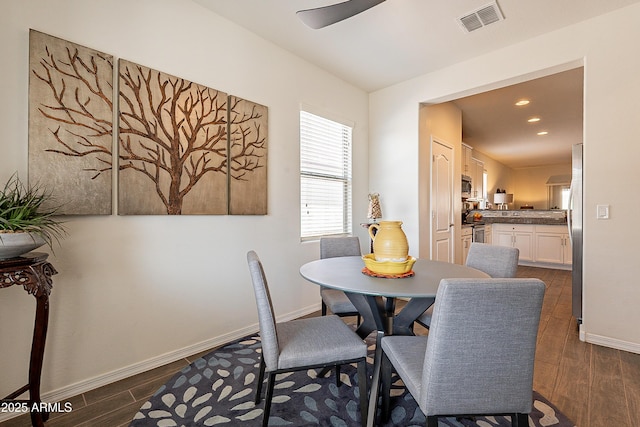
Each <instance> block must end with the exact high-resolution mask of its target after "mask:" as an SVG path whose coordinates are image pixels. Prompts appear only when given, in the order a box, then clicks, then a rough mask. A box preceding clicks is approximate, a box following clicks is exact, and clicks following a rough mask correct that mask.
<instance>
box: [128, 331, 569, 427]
mask: <svg viewBox="0 0 640 427" xmlns="http://www.w3.org/2000/svg"><path fill="white" fill-rule="evenodd" d="M369 350H370V354H371V355H373V346H370V347H369ZM259 355H260V337H259V336H257V335H256V336H252V337H247V338H245V339H242V340H240V341H237V342H234V343H232V344H229V345H226V346H224V347H222V348H220V349H218V350H215V351H213V352H211V353H209V354H208V355H206V356H204V357H203V358H200V359H198V360H196V361H195V362H193V363H192V364H191V365H189V366H187V367H186V368H184V369H183V370H182V371H181V372H179V373H178V374H176V375H175V376H174V377H173V378H171V379H170V380H169V381H168V382H167V383H166V384H165V385H163V386H162V387H160V389H159V390H158V391H157V392H156V393H155V394H154V395H153V396H152V397H151V398H150V399H149V400H148V401H147V402H145V403H144V405H142V407H141V408H140V411H139V412H138V413H137V414H136V415H135V417H134V419H133V421H132V422H131V424H130V427H138V426H158V427H168V426H216V425H229V426H247V427H249V426H260V425H261V423H262V412H263V407H264V398H263V400H262V402H261V403H260V404H259V405H254V403H253V398H254V393H255V379H256V376H257V374H258V368H257V366H258V363H259ZM372 363H373V360H372V359H370V360H369V369H372ZM316 374H317V371H316V370H309V371H299V372H295V373H292V374H283V375H280V376H279V377H278V381H277V382H276V386H275V390H274V398H273V403H272V407H271V415H270V417H269V425H270V426H335V427H342V426H344V427H346V426H359V425H360V421H359V419H360V418H359V417H360V415H359V412H358V388H357V379H356V378H357V376H356V368H355V366H343V367H342V369H341V379H342V383H343V384H342V386H340V387H337V386H336V382H335V376H334V371H332V372H331V375H328V376H327V377H326V378H317V376H316ZM394 387H395V388H394V389H393V390H392V395H393V396H394V397H393V400H392V402H391V405H392V408H394V409H393V411H392V414H391V418H390V420H389V422H388V423H386V424H378V425H383V426H403V427H405V426H424V425H425V423H426V419H425V416H424V415H423V414H422V412H421V411H420V409H418V406H417V404H416V402H415V400H414V399H413V397H412V396H411V395H410V394H409V393H407V392H406V390H405V389H404V387H402V385H401V384H400V385H399V386H395V385H394ZM263 394H264V387H263ZM439 425H440V426H451V427H463V426H464V427H494V426H504V427H509V426H511V421H510V419H509V418H505V417H500V416H497V417H477V418H475V419H459V420H457V419H455V418H447V419H442V418H441V419H440V420H439ZM529 425H530V426H535V427H550V426H553V427H574V424H573V423H572V422H571V421H569V420H568V419H567V418H566V417H565V416H564V415H563V414H561V413H560V411H558V409H556V408H555V407H554V406H553V405H552V404H551V403H550V402H548V401H547V400H546V399H545V398H543V397H542V396H540V395H539V394H538V393H536V392H534V410H533V411H532V413H531V414H530V416H529Z"/></svg>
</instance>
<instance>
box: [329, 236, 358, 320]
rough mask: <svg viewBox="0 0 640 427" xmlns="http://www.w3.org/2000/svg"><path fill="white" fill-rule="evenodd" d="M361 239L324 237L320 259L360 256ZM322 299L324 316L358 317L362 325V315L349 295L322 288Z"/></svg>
mask: <svg viewBox="0 0 640 427" xmlns="http://www.w3.org/2000/svg"><path fill="white" fill-rule="evenodd" d="M360 255H362V252H361V251H360V239H358V237H355V236H354V237H322V238H320V258H321V259H323V258H335V257H341V256H360ZM320 298H321V299H322V315H323V316H326V315H327V308H328V309H329V311H330V312H331V313H333V314H335V315H337V316H340V317H347V316H356V317H357V324H358V325H360V313H358V310H357V309H356V307H355V306H354V305H353V304H352V303H351V301H350V300H349V298H348V297H347V294H345V293H344V292H343V291H340V290H337V289H329V288H326V287H324V286H321V287H320Z"/></svg>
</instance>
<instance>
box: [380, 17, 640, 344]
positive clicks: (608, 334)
mask: <svg viewBox="0 0 640 427" xmlns="http://www.w3.org/2000/svg"><path fill="white" fill-rule="evenodd" d="M638 22H640V5H633V6H629V7H627V8H624V9H621V10H618V11H616V12H613V13H611V14H608V15H604V16H602V17H599V18H596V19H592V20H589V21H585V22H583V23H580V24H577V25H573V26H570V27H567V28H564V29H562V30H559V31H555V32H552V33H548V34H545V35H542V36H539V37H536V38H533V39H530V40H528V41H525V42H523V43H519V44H516V45H513V46H510V47H508V48H505V49H501V50H498V51H494V52H492V53H489V54H486V55H483V56H480V57H477V58H475V59H472V60H470V61H466V62H464V63H460V64H457V65H454V66H451V67H448V68H446V69H442V70H439V71H437V72H433V73H429V74H425V75H423V76H420V77H418V78H415V79H412V80H409V81H406V82H403V83H401V84H398V85H396V86H393V87H389V88H386V89H382V90H380V91H377V92H375V93H372V94H371V95H370V100H371V101H370V117H369V122H370V146H369V150H370V166H369V168H370V174H369V179H370V186H371V187H372V188H375V190H376V191H378V192H380V194H381V195H383V196H384V197H385V199H386V205H387V206H388V207H387V210H388V211H393V213H394V216H395V217H397V218H398V219H401V220H403V221H404V223H405V225H404V228H405V231H406V232H407V234H408V238H409V242H410V245H412V246H413V247H418V246H419V245H418V244H417V241H416V239H417V236H418V224H419V217H418V182H416V177H417V176H418V171H417V170H416V169H417V164H418V161H417V159H416V158H417V156H418V154H419V144H418V142H419V139H418V111H419V104H420V103H421V102H427V103H429V102H432V103H436V102H442V101H447V100H452V99H456V98H459V97H461V96H466V95H470V94H473V93H478V92H482V91H486V90H490V89H494V88H497V87H501V86H505V85H508V84H513V83H517V82H520V81H523V80H527V79H531V78H536V77H541V76H543V75H547V74H550V73H552V72H558V71H562V70H566V69H569V68H575V67H578V66H581V65H583V64H584V67H585V117H584V139H585V140H584V174H585V176H584V190H585V202H584V207H585V218H584V240H585V242H584V288H585V295H584V324H583V326H582V335H583V336H584V337H585V338H586V339H587V341H590V342H594V343H599V344H604V345H607V346H611V347H616V348H622V349H627V350H630V351H634V352H637V353H640V329H639V328H638V327H637V325H639V324H640V311H639V310H638V309H637V306H638V302H639V301H640V287H639V286H638V285H637V283H638V279H637V278H638V277H640V265H639V264H638V262H637V251H636V248H635V246H636V245H635V240H636V239H633V238H629V233H630V232H631V231H632V230H633V229H632V228H631V227H632V224H634V220H635V218H636V216H637V212H638V207H640V206H639V205H640V202H638V200H637V199H636V198H633V197H632V195H631V194H630V193H629V186H628V185H627V183H628V182H636V181H640V170H639V169H638V168H637V162H638V159H640V144H638V143H637V139H638V135H639V134H640V128H639V127H638V120H637V118H638V117H639V116H640V103H638V101H637V97H636V96H634V95H633V94H638V93H640V73H638V70H640V56H638V55H634V54H633V52H635V51H636V50H637V47H636V44H637V40H639V39H640V27H638V25H637V23H638ZM469 70H474V71H473V72H472V73H469ZM381 172H382V173H381ZM390 176H392V178H391V179H390ZM398 183H402V185H401V186H398ZM597 204H609V205H611V219H609V220H607V221H603V220H596V215H595V213H596V205H597ZM420 252H421V253H420V254H418V255H419V256H425V254H423V253H422V251H420Z"/></svg>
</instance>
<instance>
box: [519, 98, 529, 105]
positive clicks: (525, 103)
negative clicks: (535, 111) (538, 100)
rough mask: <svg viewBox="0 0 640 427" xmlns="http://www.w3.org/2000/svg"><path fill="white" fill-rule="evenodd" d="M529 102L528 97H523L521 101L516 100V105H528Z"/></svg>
mask: <svg viewBox="0 0 640 427" xmlns="http://www.w3.org/2000/svg"><path fill="white" fill-rule="evenodd" d="M528 103H529V100H528V99H521V100H520V101H518V102H516V105H517V106H518V107H522V106H523V105H527V104H528Z"/></svg>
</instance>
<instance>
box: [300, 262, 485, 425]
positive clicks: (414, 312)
mask: <svg viewBox="0 0 640 427" xmlns="http://www.w3.org/2000/svg"><path fill="white" fill-rule="evenodd" d="M412 271H413V275H411V276H409V277H401V278H385V277H375V276H371V275H369V274H365V272H364V261H363V260H362V257H358V256H350V257H336V258H324V259H319V260H316V261H311V262H308V263H306V264H304V265H303V266H302V267H300V275H301V276H302V277H304V278H305V279H306V280H308V281H310V282H312V283H315V284H317V285H320V286H325V287H327V288H332V289H339V290H341V291H344V292H345V293H346V295H347V297H349V300H350V301H351V302H352V303H353V305H354V306H355V307H356V308H357V309H358V312H359V313H360V315H361V316H362V322H360V325H359V326H358V328H357V329H356V333H357V334H358V335H359V336H360V337H361V338H363V339H364V338H366V337H367V336H368V335H369V334H370V333H371V332H373V331H376V334H377V335H376V352H375V357H374V365H373V378H372V381H371V388H370V390H371V391H370V394H369V413H368V416H367V425H369V426H372V425H373V422H374V419H375V412H376V404H377V401H378V388H379V384H380V365H381V362H382V349H381V348H380V340H381V338H382V337H383V336H384V335H389V334H391V335H413V325H414V322H415V320H416V319H417V318H418V317H419V316H420V315H421V314H422V313H424V311H425V310H426V309H428V308H429V307H430V306H431V305H432V304H433V303H434V302H435V298H436V293H437V292H438V286H439V285H440V281H441V280H442V279H452V278H487V277H489V275H488V274H486V273H484V272H482V271H480V270H476V269H474V268H471V267H467V266H464V265H459V264H451V263H448V262H442V261H432V260H427V259H420V258H419V259H417V260H416V262H415V264H414V265H413V268H412ZM397 298H403V299H407V300H408V302H407V303H406V305H405V306H404V307H403V308H402V310H401V311H399V312H398V313H396V310H395V308H396V307H395V301H396V299H397Z"/></svg>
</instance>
